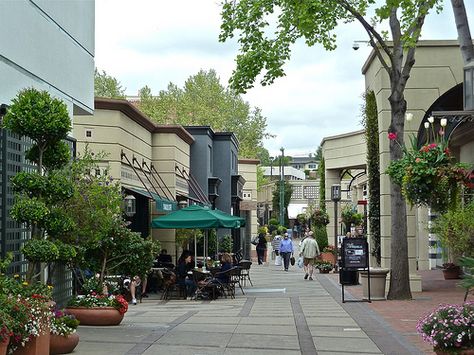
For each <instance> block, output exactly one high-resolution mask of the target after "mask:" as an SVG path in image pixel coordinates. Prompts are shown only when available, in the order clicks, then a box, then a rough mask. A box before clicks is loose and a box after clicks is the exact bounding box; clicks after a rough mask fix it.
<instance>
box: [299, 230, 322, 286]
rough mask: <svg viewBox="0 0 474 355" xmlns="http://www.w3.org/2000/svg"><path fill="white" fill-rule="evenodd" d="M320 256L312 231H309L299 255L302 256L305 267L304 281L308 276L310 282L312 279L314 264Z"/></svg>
mask: <svg viewBox="0 0 474 355" xmlns="http://www.w3.org/2000/svg"><path fill="white" fill-rule="evenodd" d="M320 254H321V253H320V251H319V246H318V242H317V241H316V239H314V237H313V231H310V232H309V233H308V237H307V238H306V239H305V240H304V242H303V244H302V245H301V249H300V255H301V256H303V263H304V266H305V267H306V268H305V275H304V279H305V280H307V279H308V276H309V279H310V280H312V279H313V272H314V262H315V259H316V258H317V257H318V256H319V255H320Z"/></svg>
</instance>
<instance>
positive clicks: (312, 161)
mask: <svg viewBox="0 0 474 355" xmlns="http://www.w3.org/2000/svg"><path fill="white" fill-rule="evenodd" d="M290 165H291V166H292V167H293V168H295V169H298V170H301V171H305V170H309V171H312V170H317V169H318V166H319V160H317V159H316V157H312V156H308V157H292V158H291V163H290Z"/></svg>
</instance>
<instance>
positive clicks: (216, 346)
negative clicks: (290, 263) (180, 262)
mask: <svg viewBox="0 0 474 355" xmlns="http://www.w3.org/2000/svg"><path fill="white" fill-rule="evenodd" d="M251 277H252V281H253V283H254V286H253V287H250V286H248V287H245V288H244V290H245V293H246V294H245V295H242V294H241V292H240V290H237V291H236V293H237V295H236V299H222V298H219V299H218V300H215V301H185V300H170V301H161V300H159V299H158V296H157V295H151V296H152V297H150V298H148V299H144V301H143V303H142V304H138V305H136V306H132V305H131V306H130V308H129V311H128V312H127V314H126V316H125V318H124V320H123V322H122V324H121V325H120V326H115V327H90V326H80V327H79V330H78V333H79V335H80V338H81V341H80V342H79V345H78V347H77V348H76V351H75V352H74V353H75V354H107V355H110V354H186V355H192V354H200V355H203V354H226V355H227V354H239V355H240V354H250V353H251V354H255V355H258V354H268V355H272V354H284V355H292V354H295V355H296V354H304V355H307V354H308V355H309V354H341V355H342V354H426V353H428V354H429V353H431V351H430V347H429V346H424V345H423V344H421V341H419V339H418V338H419V337H418V336H415V335H414V334H416V333H415V329H414V327H415V325H416V320H417V319H418V318H419V317H418V314H420V315H421V314H424V313H426V312H427V311H428V310H430V309H431V308H433V307H432V303H433V302H438V300H439V297H438V296H434V294H436V292H431V293H430V292H429V291H428V293H427V294H426V295H425V293H423V294H420V295H417V294H415V295H414V298H415V300H414V301H403V302H401V301H379V302H373V303H371V304H368V303H365V302H363V303H344V304H342V303H341V294H340V292H341V291H340V286H339V285H338V282H337V274H317V275H316V278H315V280H314V281H309V280H307V281H305V280H303V273H302V271H301V270H300V269H298V268H297V267H292V268H291V269H290V271H289V272H285V271H283V270H281V267H276V266H273V265H256V264H255V263H254V264H253V265H252V268H251ZM440 284H441V283H440ZM451 286H453V284H451ZM451 288H452V287H451ZM346 290H347V291H349V292H350V293H352V294H353V296H354V297H356V298H359V296H360V293H361V287H360V286H352V287H346ZM439 290H440V288H439V287H438V288H437V291H439ZM433 291H435V290H433ZM448 294H450V295H451V296H450V297H451V300H450V301H451V302H456V301H457V299H453V297H457V296H460V297H461V298H460V300H459V302H461V301H462V291H461V290H458V291H456V293H449V292H448ZM347 297H349V298H350V297H351V295H350V294H348V295H347ZM446 297H447V296H446ZM408 304H409V305H410V307H407V305H408ZM436 305H437V304H434V306H436ZM420 344H421V345H420Z"/></svg>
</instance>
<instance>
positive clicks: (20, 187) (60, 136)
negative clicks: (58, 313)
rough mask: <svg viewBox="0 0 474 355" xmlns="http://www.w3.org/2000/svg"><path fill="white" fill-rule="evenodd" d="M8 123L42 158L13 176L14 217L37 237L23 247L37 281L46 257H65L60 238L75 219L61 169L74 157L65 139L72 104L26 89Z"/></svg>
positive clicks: (33, 156) (31, 156) (30, 154)
mask: <svg viewBox="0 0 474 355" xmlns="http://www.w3.org/2000/svg"><path fill="white" fill-rule="evenodd" d="M3 126H4V128H6V129H8V130H10V131H12V132H13V133H16V134H18V135H20V136H26V137H28V138H30V139H31V141H32V143H33V144H32V146H31V148H30V149H28V150H27V151H26V158H27V159H28V160H30V161H31V162H33V163H35V164H36V167H37V169H36V171H33V172H27V171H22V172H19V173H18V174H17V175H15V176H14V177H13V178H12V179H11V184H12V188H13V191H14V192H15V194H16V196H15V203H14V205H13V207H12V209H11V211H10V215H11V217H12V218H13V219H14V220H15V221H17V222H19V223H25V224H26V225H27V226H29V227H30V228H31V239H30V240H29V241H27V242H26V243H25V245H24V247H23V249H22V250H23V254H24V256H25V258H26V259H27V260H28V261H29V264H28V270H27V275H26V279H27V281H29V282H30V281H32V280H33V279H35V278H36V277H37V276H38V275H39V272H38V273H37V274H36V275H35V271H36V270H39V268H38V264H39V263H40V262H46V263H50V262H54V261H56V260H58V258H59V250H58V247H57V246H55V244H54V243H55V240H57V239H58V238H59V237H60V236H62V235H63V234H66V233H68V232H69V231H70V230H71V229H72V228H73V227H74V222H73V221H72V220H71V219H70V218H69V217H68V216H67V215H66V214H65V213H64V210H63V209H62V203H63V202H64V201H65V200H67V199H69V198H70V197H71V196H72V195H73V185H72V181H71V180H70V178H69V176H68V175H67V174H65V173H64V171H60V170H59V169H60V168H62V167H64V166H65V165H66V164H67V163H68V161H69V160H70V153H69V148H68V146H67V144H66V143H65V142H64V141H63V140H64V139H65V138H66V137H67V134H68V132H69V131H70V130H71V128H72V127H71V120H70V118H69V113H68V110H67V106H66V105H65V104H64V103H63V102H62V101H61V100H59V99H56V98H52V97H51V96H50V94H49V93H48V92H46V91H39V90H37V89H34V88H28V89H25V90H22V91H20V92H19V93H18V95H17V96H16V97H15V98H14V99H13V100H12V103H11V105H10V107H9V109H8V111H7V113H6V115H5V117H4V121H3Z"/></svg>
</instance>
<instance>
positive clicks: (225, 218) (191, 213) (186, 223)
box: [151, 205, 245, 229]
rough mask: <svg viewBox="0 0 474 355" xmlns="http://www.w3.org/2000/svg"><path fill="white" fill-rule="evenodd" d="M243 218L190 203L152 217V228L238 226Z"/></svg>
mask: <svg viewBox="0 0 474 355" xmlns="http://www.w3.org/2000/svg"><path fill="white" fill-rule="evenodd" d="M244 226H245V218H241V217H237V216H232V215H230V214H228V213H225V212H223V211H220V210H211V209H210V208H209V207H205V206H199V205H192V206H189V207H185V208H182V209H180V210H178V211H174V212H171V213H168V214H167V215H164V216H161V217H158V218H155V219H153V221H152V222H151V227H152V228H170V229H172V228H185V229H194V228H203V229H206V228H240V227H244Z"/></svg>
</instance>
